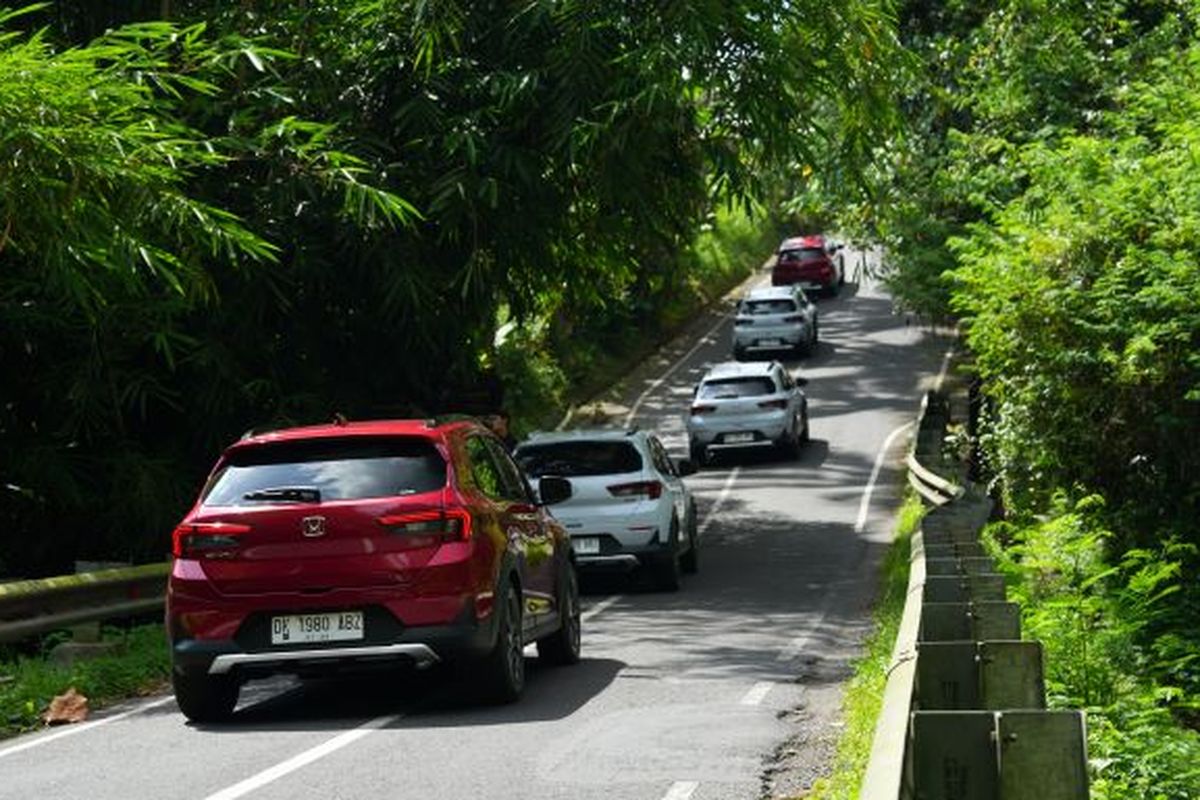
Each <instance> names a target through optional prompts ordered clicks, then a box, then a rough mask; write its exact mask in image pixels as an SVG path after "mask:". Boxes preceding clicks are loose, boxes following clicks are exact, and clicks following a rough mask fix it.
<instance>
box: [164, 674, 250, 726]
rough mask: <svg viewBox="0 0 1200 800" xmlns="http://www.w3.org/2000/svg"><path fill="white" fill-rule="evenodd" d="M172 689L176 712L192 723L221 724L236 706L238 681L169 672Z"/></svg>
mask: <svg viewBox="0 0 1200 800" xmlns="http://www.w3.org/2000/svg"><path fill="white" fill-rule="evenodd" d="M171 688H173V689H174V690H175V702H176V703H177V704H178V705H179V710H180V711H182V712H183V715H184V716H185V717H187V718H188V719H190V720H191V721H192V722H224V721H225V720H228V719H229V718H230V717H231V716H233V709H234V707H235V706H236V705H237V700H238V691H239V689H240V687H239V686H238V682H237V679H236V678H234V677H233V676H232V675H209V674H208V673H207V672H198V671H195V670H178V669H176V670H172V671H171Z"/></svg>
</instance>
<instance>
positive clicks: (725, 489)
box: [696, 465, 742, 536]
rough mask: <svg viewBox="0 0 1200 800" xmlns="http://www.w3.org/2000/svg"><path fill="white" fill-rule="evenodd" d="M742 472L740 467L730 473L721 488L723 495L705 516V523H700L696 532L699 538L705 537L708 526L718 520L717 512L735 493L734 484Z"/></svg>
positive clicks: (719, 496) (721, 494)
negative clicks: (730, 495)
mask: <svg viewBox="0 0 1200 800" xmlns="http://www.w3.org/2000/svg"><path fill="white" fill-rule="evenodd" d="M741 472H742V467H741V465H738V466H736V467H734V468H733V471H732V472H730V473H729V477H728V478H726V479H725V483H724V485H722V486H721V493H720V494H719V495H717V499H716V500H715V501H713V504H712V508H710V509H709V510H708V513H707V514H705V515H704V521H703V522H701V523H700V527H699V528H698V529H697V530H696V535H697V536H703V535H704V532H705V531H706V530H708V526H709V525H712V524H713V521H714V520H715V519H716V518H717V512H718V511H720V510H721V506H723V505H725V501H726V500H728V499H729V494H730V492H732V491H733V484H734V483H735V482H736V481H737V477H738V475H740V474H741Z"/></svg>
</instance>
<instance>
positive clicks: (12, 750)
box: [0, 695, 175, 758]
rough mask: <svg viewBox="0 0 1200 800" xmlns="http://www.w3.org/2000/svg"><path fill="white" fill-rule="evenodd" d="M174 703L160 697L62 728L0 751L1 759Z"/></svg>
mask: <svg viewBox="0 0 1200 800" xmlns="http://www.w3.org/2000/svg"><path fill="white" fill-rule="evenodd" d="M173 702H175V697H174V696H173V695H168V696H167V697H160V698H158V699H157V700H151V701H150V702H149V703H143V704H142V705H140V706H138V707H137V708H131V709H129V710H128V711H122V712H121V713H120V714H113V715H112V716H111V717H102V718H101V719H97V720H92V721H91V722H84V723H81V724H79V725H73V726H71V727H69V728H62V729H60V730H59V731H58V732H57V733H49V734H46V735H45V736H39V737H37V738H35V739H31V740H30V741H28V742H24V743H22V744H18V745H14V746H12V747H8V748H5V749H4V750H0V758H5V757H7V756H11V755H16V754H17V753H20V752H23V751H25V750H32V749H33V748H35V747H41V746H42V745H44V744H50V743H51V742H57V741H58V740H59V739H64V738H66V737H68V736H74V735H75V734H77V733H83V732H84V731H90V730H94V729H96V728H99V727H100V726H101V725H107V724H108V723H110V722H116V721H117V720H122V719H125V718H127V717H132V716H133V715H134V714H140V713H142V712H143V711H148V710H149V709H151V708H157V707H158V706H163V705H166V704H167V703H173Z"/></svg>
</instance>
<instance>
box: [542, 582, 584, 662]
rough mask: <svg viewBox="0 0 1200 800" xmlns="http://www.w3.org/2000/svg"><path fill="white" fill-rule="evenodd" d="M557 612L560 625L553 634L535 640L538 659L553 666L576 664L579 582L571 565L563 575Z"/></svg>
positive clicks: (578, 633) (578, 637)
mask: <svg viewBox="0 0 1200 800" xmlns="http://www.w3.org/2000/svg"><path fill="white" fill-rule="evenodd" d="M558 610H559V618H560V619H561V621H562V624H561V625H559V627H558V630H556V631H555V632H554V633H552V634H550V635H549V636H544V637H542V638H541V639H538V640H537V651H538V658H540V659H541V660H542V661H545V662H546V663H547V664H554V665H555V666H568V665H570V664H578V663H579V650H580V645H581V640H582V635H581V628H580V624H579V580H578V579H577V578H576V577H575V567H574V566H572V565H571V564H568V565H567V569H566V574H564V575H563V586H562V596H561V597H559V599H558Z"/></svg>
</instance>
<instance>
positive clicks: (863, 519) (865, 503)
mask: <svg viewBox="0 0 1200 800" xmlns="http://www.w3.org/2000/svg"><path fill="white" fill-rule="evenodd" d="M912 425H913V424H912V423H911V422H906V423H904V424H903V425H901V426H900V427H899V428H896V430H894V431H892V432H891V433H889V434H888V436H887V438H886V439H884V440H883V446H882V447H880V448H879V453H878V454H877V455H876V456H875V466H873V467H871V477H870V479H869V480H868V481H867V486H866V488H865V489H863V493H862V500H860V501H859V503H858V519H857V520H855V522H854V532H855V533H862V532H863V528H865V527H866V525H867V512H868V511H870V509H871V494H872V493H873V492H874V491H875V482H876V481H877V480H879V471H880V470H882V469H883V461H884V459H885V458H886V457H887V453H888V450H890V449H891V447H892V441H893V440H894V439H895V438H896V437H897V436H899V435H900V434H902V433H904V432H905V431H906V430H908V429H909V428H911V427H912Z"/></svg>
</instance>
